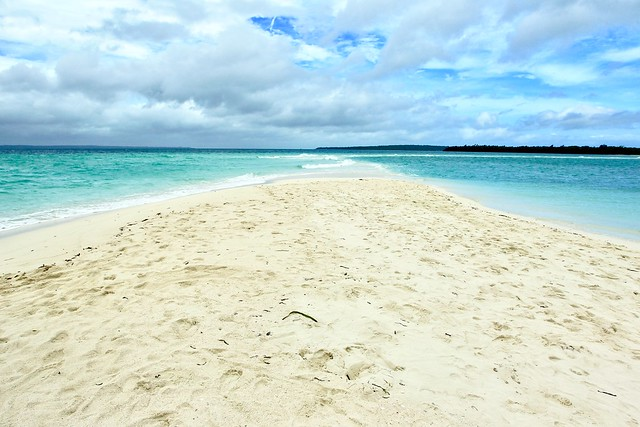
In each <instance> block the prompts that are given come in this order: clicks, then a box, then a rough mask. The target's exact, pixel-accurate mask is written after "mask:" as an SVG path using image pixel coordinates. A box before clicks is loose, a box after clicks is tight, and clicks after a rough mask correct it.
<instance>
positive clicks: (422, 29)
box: [0, 0, 640, 148]
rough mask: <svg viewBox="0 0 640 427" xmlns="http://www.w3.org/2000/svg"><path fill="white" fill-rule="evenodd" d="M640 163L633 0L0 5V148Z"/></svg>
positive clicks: (639, 27)
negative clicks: (523, 152)
mask: <svg viewBox="0 0 640 427" xmlns="http://www.w3.org/2000/svg"><path fill="white" fill-rule="evenodd" d="M7 144H35V145H53V144H70V145H74V144H82V145H96V144H97V145H127V146H131V145H142V146H190V147H218V148H314V147H317V146H350V145H380V144H385V145H386V144H427V145H465V144H491V145H591V146H594V145H595V146H597V145H601V144H607V145H624V146H630V147H640V0H486V1H478V0H428V1H427V0H424V1H416V0H260V1H258V0H201V1H197V0H180V1H178V0H176V1H172V0H154V1H148V0H92V1H90V2H87V1H84V0H65V1H61V2H52V1H47V0H0V145H7Z"/></svg>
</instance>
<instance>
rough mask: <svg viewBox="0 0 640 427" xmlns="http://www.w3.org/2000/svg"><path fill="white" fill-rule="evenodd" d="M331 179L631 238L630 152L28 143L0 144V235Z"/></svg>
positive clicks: (638, 223)
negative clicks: (449, 198) (425, 193)
mask: <svg viewBox="0 0 640 427" xmlns="http://www.w3.org/2000/svg"><path fill="white" fill-rule="evenodd" d="M331 177H341V178H344V177H351V178H366V177H380V178H399V179H409V180H415V181H418V182H423V183H426V184H430V185H433V186H436V187H439V188H442V189H444V190H447V191H449V192H452V193H455V194H458V195H460V196H463V197H466V198H469V199H472V200H474V201H476V202H477V203H480V204H482V205H484V206H486V207H489V208H492V209H496V210H500V211H503V212H507V213H512V214H517V215H521V216H526V217H530V218H535V219H539V220H543V221H546V222H550V223H555V224H558V225H561V226H567V227H570V228H574V229H579V230H583V231H587V232H591V233H598V234H602V235H605V236H612V237H621V238H625V239H632V240H640V157H638V156H596V155H594V156H589V155H553V154H508V153H459V152H445V151H424V152H423V151H365V150H335V151H332V150H321V151H319V150H218V149H182V148H105V147H33V146H30V147H24V146H0V237H1V236H2V235H3V234H4V235H8V234H15V233H17V232H20V231H22V230H25V229H27V228H31V227H34V226H40V225H43V224H47V223H50V222H52V221H60V220H67V219H71V218H74V217H79V216H84V215H89V214H93V213H98V212H104V211H109V210H114V209H118V208H123V207H128V206H134V205H140V204H145V203H149V202H154V201H161V200H168V199H172V198H176V197H180V196H185V195H190V194H196V193H202V192H208V191H216V190H221V189H225V188H233V187H241V186H247V185H256V184H263V183H269V182H275V181H279V180H287V179H306V178H331ZM428 220H429V219H428V217H425V221H428Z"/></svg>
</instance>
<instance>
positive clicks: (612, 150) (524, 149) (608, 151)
mask: <svg viewBox="0 0 640 427" xmlns="http://www.w3.org/2000/svg"><path fill="white" fill-rule="evenodd" d="M316 150H366V151H457V152H467V153H540V154H600V155H640V148H633V147H622V146H618V147H613V146H608V145H600V146H598V147H590V146H587V145H585V146H581V147H580V146H576V145H571V146H565V145H561V146H557V147H556V146H553V145H550V146H546V147H545V146H526V145H523V146H518V147H508V146H505V145H463V146H449V147H447V146H442V145H364V146H354V147H318V148H316Z"/></svg>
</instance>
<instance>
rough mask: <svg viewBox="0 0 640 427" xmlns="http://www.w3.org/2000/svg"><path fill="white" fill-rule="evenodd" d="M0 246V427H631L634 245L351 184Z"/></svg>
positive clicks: (170, 207) (34, 235)
mask: <svg viewBox="0 0 640 427" xmlns="http://www.w3.org/2000/svg"><path fill="white" fill-rule="evenodd" d="M120 227H122V229H121V230H120ZM53 236H56V237H53ZM0 247H1V248H0V262H1V264H0V265H1V268H0V273H2V277H1V282H0V298H1V301H2V310H1V311H0V425H2V426H13V425H15V426H23V425H92V426H94V425H164V424H166V425H207V424H209V425H245V424H248V425H283V424H292V425H331V426H333V425H386V424H389V425H402V426H404V425H429V424H433V425H505V424H511V425H553V424H556V423H557V424H559V425H569V426H574V425H615V426H620V425H638V423H640V332H639V331H640V318H639V314H640V296H639V292H640V248H639V247H638V245H637V244H636V243H631V242H629V243H628V244H621V243H619V242H615V243H613V242H608V241H607V240H606V239H604V238H595V237H593V236H585V235H582V234H580V233H574V232H569V231H564V230H559V229H556V228H554V227H552V226H545V225H541V224H538V223H536V222H533V221H527V220H523V219H518V218H512V217H509V216H505V215H502V214H499V213H497V212H492V211H488V210H484V209H482V208H480V207H478V206H475V205H473V204H471V203H469V202H467V201H464V200H461V199H458V198H454V197H452V196H450V195H446V194H443V193H440V192H437V191H435V190H433V189H431V188H429V187H426V186H422V185H419V184H414V183H407V182H401V181H384V180H343V181H319V182H310V181H308V182H294V183H286V184H276V185H268V186H260V187H254V188H242V189H234V190H228V191H221V192H218V193H212V194H206V195H201V196H197V197H191V198H187V199H180V200H174V201H170V202H165V203H162V204H158V205H152V206H145V207H140V208H136V209H130V210H127V211H120V212H117V213H111V214H105V215H100V216H94V217H88V218H85V219H83V220H79V221H73V222H69V223H65V224H61V225H58V226H56V227H52V228H43V229H39V230H35V231H33V232H30V233H27V234H20V235H17V236H12V237H8V238H4V239H2V240H0ZM89 247H91V248H90V249H89ZM76 254H79V256H76ZM65 259H66V261H65ZM42 264H46V265H45V266H44V267H40V268H35V267H37V266H39V265H42ZM18 271H21V272H20V273H18ZM300 313H303V314H306V315H308V316H311V317H313V318H314V319H315V320H317V322H315V321H313V320H312V319H310V318H308V317H305V316H304V315H302V314H300Z"/></svg>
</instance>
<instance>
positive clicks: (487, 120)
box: [476, 111, 498, 128]
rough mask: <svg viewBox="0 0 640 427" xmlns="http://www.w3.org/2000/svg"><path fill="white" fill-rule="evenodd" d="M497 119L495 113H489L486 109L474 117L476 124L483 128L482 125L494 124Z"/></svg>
mask: <svg viewBox="0 0 640 427" xmlns="http://www.w3.org/2000/svg"><path fill="white" fill-rule="evenodd" d="M497 120H498V118H497V116H496V115H495V114H491V113H488V112H486V111H483V112H482V113H480V115H479V116H478V118H477V119H476V123H477V124H478V126H480V127H483V128H484V127H488V126H493V125H495V124H496V122H497Z"/></svg>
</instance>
